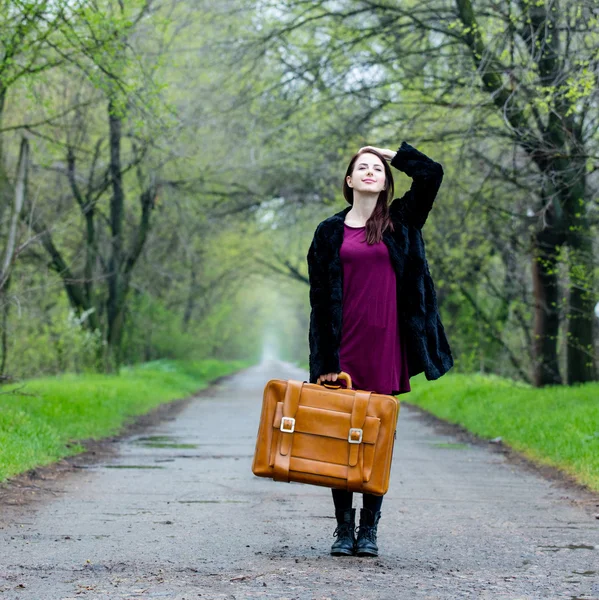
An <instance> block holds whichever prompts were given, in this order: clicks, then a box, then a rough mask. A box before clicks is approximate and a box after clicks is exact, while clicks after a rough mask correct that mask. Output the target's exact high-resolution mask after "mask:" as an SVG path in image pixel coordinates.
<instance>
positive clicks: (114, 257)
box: [106, 102, 126, 372]
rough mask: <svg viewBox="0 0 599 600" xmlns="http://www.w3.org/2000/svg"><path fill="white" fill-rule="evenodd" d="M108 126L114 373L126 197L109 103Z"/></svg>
mask: <svg viewBox="0 0 599 600" xmlns="http://www.w3.org/2000/svg"><path fill="white" fill-rule="evenodd" d="M108 123H109V132H110V178H111V182H112V197H111V199H110V229H111V233H112V238H111V253H110V261H109V263H108V299H107V303H106V312H107V321H108V322H107V326H108V329H107V335H106V341H107V344H108V347H107V362H106V368H107V370H108V371H112V370H116V371H117V372H118V367H119V363H120V357H119V352H118V345H119V344H120V341H121V337H122V328H123V304H124V301H125V295H126V290H125V289H124V286H123V283H124V282H123V274H122V264H123V215H124V204H125V196H124V191H123V174H122V170H121V138H122V131H121V119H120V117H119V116H118V115H117V114H116V112H115V107H114V105H113V103H112V102H109V103H108Z"/></svg>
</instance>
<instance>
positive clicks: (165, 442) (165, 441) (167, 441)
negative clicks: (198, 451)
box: [134, 435, 198, 450]
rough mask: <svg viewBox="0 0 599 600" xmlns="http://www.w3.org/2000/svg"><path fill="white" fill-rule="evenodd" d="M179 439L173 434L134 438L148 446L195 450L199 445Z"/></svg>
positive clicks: (141, 444)
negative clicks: (184, 442) (182, 441)
mask: <svg viewBox="0 0 599 600" xmlns="http://www.w3.org/2000/svg"><path fill="white" fill-rule="evenodd" d="M178 439H179V438H176V437H174V436H171V435H148V436H144V437H140V438H137V439H136V440H134V443H135V444H139V445H140V446H145V447H146V448H183V449H187V450H193V449H195V448H197V447H198V445H197V444H183V443H180V442H178V441H177V440H178Z"/></svg>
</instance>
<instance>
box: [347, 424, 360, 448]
mask: <svg viewBox="0 0 599 600" xmlns="http://www.w3.org/2000/svg"><path fill="white" fill-rule="evenodd" d="M356 434H357V436H358V437H357V438H356ZM362 434H363V431H362V430H361V429H359V428H358V427H350V429H349V435H348V436H347V441H348V442H349V443H350V444H359V443H360V442H361V441H362Z"/></svg>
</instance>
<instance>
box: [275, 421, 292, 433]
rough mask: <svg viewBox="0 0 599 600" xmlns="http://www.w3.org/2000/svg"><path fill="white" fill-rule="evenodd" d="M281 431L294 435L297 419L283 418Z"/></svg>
mask: <svg viewBox="0 0 599 600" xmlns="http://www.w3.org/2000/svg"><path fill="white" fill-rule="evenodd" d="M279 429H280V430H281V431H282V432H283V433H293V432H294V431H295V419H294V418H293V417H283V418H282V419H281V427H279Z"/></svg>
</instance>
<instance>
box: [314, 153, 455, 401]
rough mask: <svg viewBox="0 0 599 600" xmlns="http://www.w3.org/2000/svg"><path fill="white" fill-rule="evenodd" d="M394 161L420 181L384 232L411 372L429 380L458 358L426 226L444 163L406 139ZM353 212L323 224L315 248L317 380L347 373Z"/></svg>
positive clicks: (397, 204) (397, 205)
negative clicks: (345, 254)
mask: <svg viewBox="0 0 599 600" xmlns="http://www.w3.org/2000/svg"><path fill="white" fill-rule="evenodd" d="M391 165H392V166H394V167H395V168H396V169H399V170H400V171H403V172H404V173H406V174H407V175H408V176H409V177H411V178H412V179H413V181H412V186H411V187H410V189H409V190H408V191H407V192H406V193H405V194H404V195H403V196H402V197H401V198H396V199H395V200H393V202H392V203H391V205H390V207H389V213H390V216H391V219H392V221H393V224H394V226H395V231H394V232H393V233H391V232H390V231H389V230H386V231H385V232H383V241H384V243H385V244H386V245H387V247H388V249H389V256H390V258H391V262H392V264H393V268H394V270H395V273H396V280H397V308H398V317H399V319H400V329H401V335H402V336H405V337H406V351H407V358H408V372H409V376H410V377H412V376H414V375H417V374H418V373H421V372H423V371H424V373H425V375H426V378H427V379H437V378H438V377H441V375H444V374H445V373H446V372H447V371H449V369H450V368H451V367H452V366H453V358H452V356H451V350H450V348H449V343H448V341H447V337H446V336H445V331H444V329H443V325H442V323H441V319H440V317H439V312H438V308H437V298H436V294H435V288H434V285H433V280H432V277H431V275H430V273H429V269H428V264H427V262H426V256H425V250H424V240H423V239H422V231H421V229H422V227H423V225H424V223H425V221H426V219H427V217H428V213H429V212H430V210H431V208H432V205H433V202H434V200H435V197H436V195H437V192H438V190H439V187H440V185H441V181H442V180H443V168H442V167H441V165H440V164H439V163H437V162H435V161H434V160H432V159H430V158H429V157H428V156H426V155H425V154H423V153H422V152H420V151H418V150H416V148H414V147H413V146H410V145H409V144H408V143H406V142H405V141H404V142H402V143H401V146H400V147H399V150H398V151H397V153H396V155H395V156H394V157H393V160H392V161H391ZM350 210H351V206H348V207H346V208H344V209H343V210H342V211H340V212H338V213H336V214H334V215H332V216H330V217H329V218H328V219H325V220H324V221H322V222H321V223H319V225H318V226H317V227H316V231H315V232H314V238H313V240H312V243H311V245H310V248H309V250H308V255H307V260H308V276H309V280H310V305H311V313H310V331H309V334H308V342H309V346H310V383H316V380H317V379H318V376H319V375H322V374H324V373H339V372H340V371H341V368H340V365H339V347H340V344H341V326H342V323H341V321H342V316H343V304H342V301H343V298H342V296H343V269H342V265H341V260H340V258H339V250H340V248H341V243H342V242H343V224H344V222H345V215H346V214H347V213H348V212H349V211H350ZM350 375H351V373H350ZM397 393H399V391H398V390H394V391H393V394H397Z"/></svg>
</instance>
